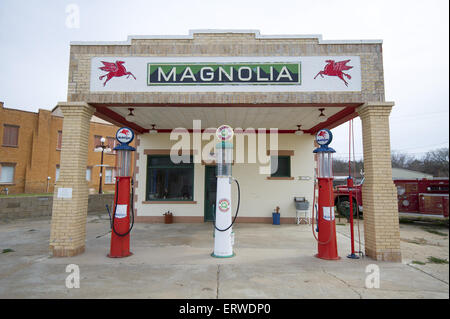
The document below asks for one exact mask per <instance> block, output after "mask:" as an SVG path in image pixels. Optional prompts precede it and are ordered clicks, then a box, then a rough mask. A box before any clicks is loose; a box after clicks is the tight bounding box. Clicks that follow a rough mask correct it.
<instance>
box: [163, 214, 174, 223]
mask: <svg viewBox="0 0 450 319" xmlns="http://www.w3.org/2000/svg"><path fill="white" fill-rule="evenodd" d="M172 223H173V215H172V214H167V215H164V224H172Z"/></svg>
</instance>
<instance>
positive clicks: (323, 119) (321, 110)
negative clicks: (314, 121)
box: [319, 108, 327, 123]
mask: <svg viewBox="0 0 450 319" xmlns="http://www.w3.org/2000/svg"><path fill="white" fill-rule="evenodd" d="M319 111H320V114H319V122H320V123H322V122H325V121H326V120H327V117H326V115H325V114H323V111H325V109H324V108H320V109H319Z"/></svg>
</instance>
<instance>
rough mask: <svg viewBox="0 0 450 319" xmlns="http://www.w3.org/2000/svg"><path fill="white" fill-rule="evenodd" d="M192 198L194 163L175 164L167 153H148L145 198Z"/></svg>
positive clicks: (181, 199)
mask: <svg viewBox="0 0 450 319" xmlns="http://www.w3.org/2000/svg"><path fill="white" fill-rule="evenodd" d="M193 199H194V164H193V160H192V156H191V157H190V161H189V163H183V162H182V163H179V164H175V163H173V162H172V161H171V160H170V156H169V155H148V157H147V191H146V200H148V201H158V200H162V201H165V200H171V201H192V200H193Z"/></svg>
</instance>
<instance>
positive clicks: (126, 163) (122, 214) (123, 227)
mask: <svg viewBox="0 0 450 319" xmlns="http://www.w3.org/2000/svg"><path fill="white" fill-rule="evenodd" d="M116 139H117V141H119V143H120V144H119V145H118V146H116V147H115V148H114V150H115V151H117V154H118V155H117V159H118V162H117V164H118V170H117V177H116V188H115V194H114V209H113V213H112V217H111V215H110V222H111V230H112V231H111V250H110V253H109V254H108V257H111V258H121V257H128V256H130V255H132V253H131V252H130V232H131V230H132V229H133V226H134V212H133V197H134V196H133V194H134V189H133V180H132V179H131V152H134V151H135V150H136V149H135V148H134V147H131V146H129V145H128V144H129V143H131V141H132V140H133V139H134V133H133V131H132V130H131V129H130V128H128V127H122V128H120V129H119V130H118V131H117V133H116ZM130 188H131V197H130ZM106 208H107V210H108V213H109V208H108V206H106ZM130 220H131V226H130Z"/></svg>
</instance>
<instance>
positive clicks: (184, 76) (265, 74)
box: [147, 63, 300, 85]
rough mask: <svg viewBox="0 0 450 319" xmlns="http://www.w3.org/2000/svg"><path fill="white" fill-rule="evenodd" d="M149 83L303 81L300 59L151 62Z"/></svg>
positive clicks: (280, 82) (189, 83) (200, 83)
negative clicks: (220, 62)
mask: <svg viewBox="0 0 450 319" xmlns="http://www.w3.org/2000/svg"><path fill="white" fill-rule="evenodd" d="M147 74H148V78H147V85H186V84H187V85H205V84H206V85H224V84H255V85H256V84H291V85H292V84H294V85H295V84H300V63H246V64H234V63H224V64H219V63H216V64H212V63H208V64H205V63H190V64H172V63H165V64H153V63H149V64H148V72H147Z"/></svg>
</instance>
